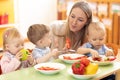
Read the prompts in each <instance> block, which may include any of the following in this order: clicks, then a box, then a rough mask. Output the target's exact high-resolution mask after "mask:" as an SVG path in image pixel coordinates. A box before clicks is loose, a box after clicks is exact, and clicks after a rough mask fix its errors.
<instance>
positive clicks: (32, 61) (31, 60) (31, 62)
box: [27, 54, 34, 64]
mask: <svg viewBox="0 0 120 80" xmlns="http://www.w3.org/2000/svg"><path fill="white" fill-rule="evenodd" d="M27 60H28V61H29V63H30V64H33V63H34V58H33V57H32V55H31V54H30V55H28V58H27Z"/></svg>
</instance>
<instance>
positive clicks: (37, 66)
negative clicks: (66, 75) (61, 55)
mask: <svg viewBox="0 0 120 80" xmlns="http://www.w3.org/2000/svg"><path fill="white" fill-rule="evenodd" d="M41 67H50V68H54V69H57V70H40V69H38V68H41ZM34 68H35V69H36V70H37V71H40V72H41V73H43V74H55V73H58V72H60V71H61V70H63V69H64V68H66V66H65V65H64V64H61V63H52V62H49V63H40V64H37V65H35V66H34Z"/></svg>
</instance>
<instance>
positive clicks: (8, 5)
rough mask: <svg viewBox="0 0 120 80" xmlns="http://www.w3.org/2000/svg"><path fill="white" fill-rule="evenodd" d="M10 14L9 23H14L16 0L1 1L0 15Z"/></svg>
mask: <svg viewBox="0 0 120 80" xmlns="http://www.w3.org/2000/svg"><path fill="white" fill-rule="evenodd" d="M3 13H8V15H9V18H8V23H14V0H0V14H3Z"/></svg>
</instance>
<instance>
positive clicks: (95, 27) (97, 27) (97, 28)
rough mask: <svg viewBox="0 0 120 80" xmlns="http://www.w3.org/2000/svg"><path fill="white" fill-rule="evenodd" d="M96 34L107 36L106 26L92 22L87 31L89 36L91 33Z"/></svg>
mask: <svg viewBox="0 0 120 80" xmlns="http://www.w3.org/2000/svg"><path fill="white" fill-rule="evenodd" d="M91 32H94V33H95V34H96V33H100V34H101V35H106V29H105V26H104V24H103V23H102V22H100V21H99V22H91V23H90V24H89V26H88V29H87V35H91V34H90V33H91Z"/></svg>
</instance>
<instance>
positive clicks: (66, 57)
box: [63, 56, 86, 60]
mask: <svg viewBox="0 0 120 80" xmlns="http://www.w3.org/2000/svg"><path fill="white" fill-rule="evenodd" d="M84 57H86V56H78V57H72V56H63V58H64V59H66V60H78V59H81V58H84Z"/></svg>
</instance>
